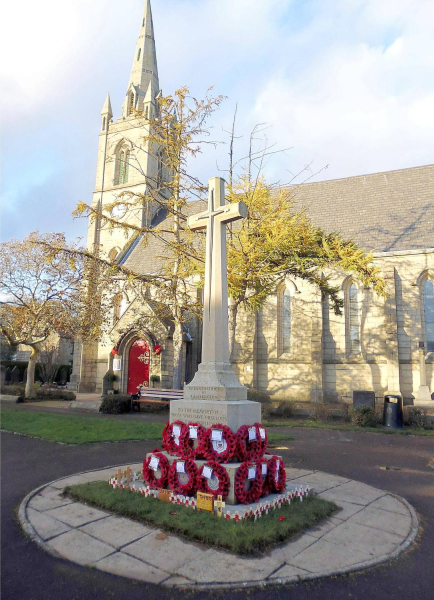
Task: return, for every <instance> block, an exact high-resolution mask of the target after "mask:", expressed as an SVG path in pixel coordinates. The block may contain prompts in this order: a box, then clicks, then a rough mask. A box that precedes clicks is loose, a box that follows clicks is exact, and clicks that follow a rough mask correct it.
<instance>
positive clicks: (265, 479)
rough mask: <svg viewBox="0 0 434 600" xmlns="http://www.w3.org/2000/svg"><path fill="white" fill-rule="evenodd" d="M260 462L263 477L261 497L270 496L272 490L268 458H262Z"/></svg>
mask: <svg viewBox="0 0 434 600" xmlns="http://www.w3.org/2000/svg"><path fill="white" fill-rule="evenodd" d="M258 464H259V465H260V467H261V478H262V492H261V498H265V496H268V495H269V494H270V493H271V492H270V485H269V483H268V460H267V459H266V458H260V459H259V460H258Z"/></svg>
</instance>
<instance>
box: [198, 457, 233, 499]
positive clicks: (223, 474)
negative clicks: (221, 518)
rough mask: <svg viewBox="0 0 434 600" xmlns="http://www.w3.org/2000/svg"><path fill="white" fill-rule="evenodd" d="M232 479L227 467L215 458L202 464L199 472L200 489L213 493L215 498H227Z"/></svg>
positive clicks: (206, 492)
mask: <svg viewBox="0 0 434 600" xmlns="http://www.w3.org/2000/svg"><path fill="white" fill-rule="evenodd" d="M229 485H230V479H229V475H228V473H227V471H226V469H225V468H224V467H223V466H222V465H221V464H219V463H218V462H217V461H215V460H210V461H208V462H206V463H205V464H204V465H202V467H201V469H200V473H199V482H198V490H199V491H200V492H205V494H212V495H213V496H214V498H217V496H221V497H222V499H223V500H226V498H227V496H228V494H229Z"/></svg>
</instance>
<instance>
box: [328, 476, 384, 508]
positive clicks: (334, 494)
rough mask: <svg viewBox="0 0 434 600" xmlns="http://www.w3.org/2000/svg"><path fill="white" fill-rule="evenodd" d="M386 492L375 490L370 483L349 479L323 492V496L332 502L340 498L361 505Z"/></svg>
mask: <svg viewBox="0 0 434 600" xmlns="http://www.w3.org/2000/svg"><path fill="white" fill-rule="evenodd" d="M385 494H386V492H383V491H382V490H377V489H376V488H373V487H371V486H370V485H366V484H365V483H360V482H359V481H349V482H348V483H343V484H342V485H338V486H336V487H334V488H332V489H331V490H328V491H327V492H325V493H323V494H322V495H323V497H324V498H327V500H331V501H332V502H339V500H340V499H342V500H345V501H347V502H352V503H353V504H361V505H362V506H366V505H367V504H370V503H371V502H374V500H377V499H378V498H381V496H384V495H385Z"/></svg>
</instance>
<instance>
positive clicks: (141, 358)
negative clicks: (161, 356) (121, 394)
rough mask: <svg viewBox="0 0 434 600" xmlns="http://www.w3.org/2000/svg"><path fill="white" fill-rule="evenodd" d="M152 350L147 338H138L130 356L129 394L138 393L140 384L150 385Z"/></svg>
mask: <svg viewBox="0 0 434 600" xmlns="http://www.w3.org/2000/svg"><path fill="white" fill-rule="evenodd" d="M150 362H151V351H150V350H149V346H148V344H147V343H146V342H145V340H136V341H135V342H134V344H133V345H132V346H131V348H130V353H129V358H128V390H127V391H128V394H137V390H138V387H139V385H142V386H143V387H149V363H150Z"/></svg>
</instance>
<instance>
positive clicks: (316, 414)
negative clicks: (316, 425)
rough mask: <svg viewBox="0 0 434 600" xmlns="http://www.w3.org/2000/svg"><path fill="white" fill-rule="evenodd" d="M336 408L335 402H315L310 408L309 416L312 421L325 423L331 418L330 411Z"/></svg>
mask: <svg viewBox="0 0 434 600" xmlns="http://www.w3.org/2000/svg"><path fill="white" fill-rule="evenodd" d="M335 410H336V404H328V403H327V402H316V403H315V404H314V405H313V406H312V409H311V418H312V419H313V420H314V421H321V422H323V423H326V422H327V421H330V420H331V418H332V412H333V411H335Z"/></svg>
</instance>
